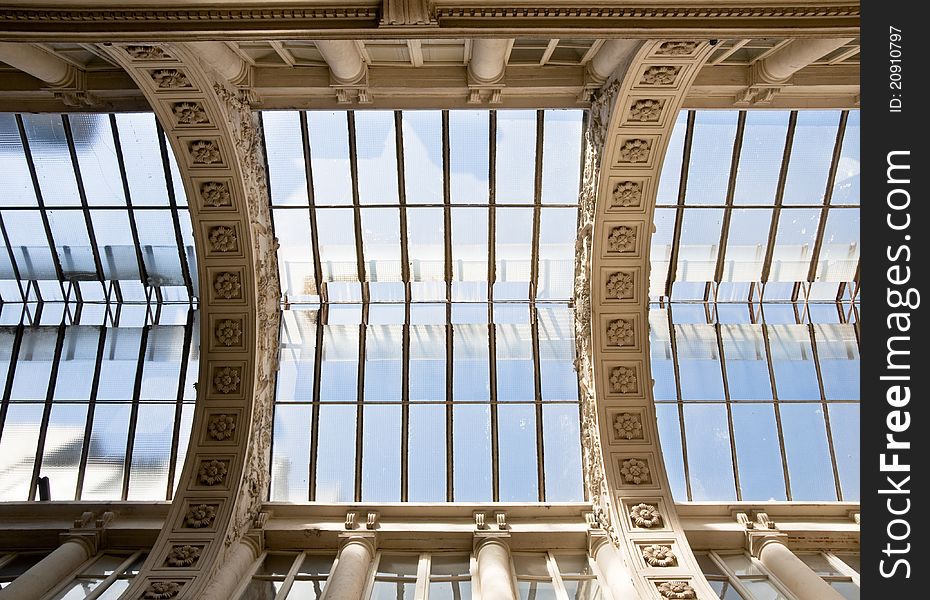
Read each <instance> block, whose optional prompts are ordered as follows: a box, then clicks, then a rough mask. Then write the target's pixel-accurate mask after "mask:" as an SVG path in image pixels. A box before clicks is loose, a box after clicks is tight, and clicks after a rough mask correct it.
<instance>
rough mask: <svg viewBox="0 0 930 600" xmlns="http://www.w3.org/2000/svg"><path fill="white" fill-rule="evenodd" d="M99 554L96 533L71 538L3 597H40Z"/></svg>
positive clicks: (12, 599)
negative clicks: (94, 534)
mask: <svg viewBox="0 0 930 600" xmlns="http://www.w3.org/2000/svg"><path fill="white" fill-rule="evenodd" d="M96 553H97V543H96V538H95V536H93V535H77V536H70V537H67V538H65V540H64V541H63V542H62V544H61V545H60V546H58V548H56V549H55V550H54V551H53V552H52V553H51V554H49V555H48V556H46V557H45V558H43V559H42V560H40V561H39V562H38V563H36V564H35V565H33V567H32V568H31V569H29V570H28V571H26V572H25V573H23V574H22V575H20V576H19V577H17V578H16V579H14V580H13V582H12V583H10V585H8V586H6V587H5V588H3V589H2V590H0V599H4V600H6V599H9V600H38V599H39V598H41V597H42V596H44V595H45V594H46V593H48V591H49V590H51V589H52V588H53V587H55V586H57V585H58V584H59V583H61V582H62V581H63V580H64V579H65V577H67V576H69V575H70V574H71V573H72V572H73V571H74V570H75V569H77V568H78V567H79V566H81V564H83V563H84V561H86V560H87V559H89V558H90V557H91V556H94V555H95V554H96Z"/></svg>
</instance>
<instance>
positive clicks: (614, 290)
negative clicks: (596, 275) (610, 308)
mask: <svg viewBox="0 0 930 600" xmlns="http://www.w3.org/2000/svg"><path fill="white" fill-rule="evenodd" d="M633 286H634V278H633V273H632V271H615V272H613V273H611V274H610V275H608V276H607V283H606V284H605V287H606V292H607V298H609V299H613V300H627V299H630V298H633V293H634V287H633Z"/></svg>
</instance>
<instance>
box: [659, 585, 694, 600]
mask: <svg viewBox="0 0 930 600" xmlns="http://www.w3.org/2000/svg"><path fill="white" fill-rule="evenodd" d="M656 590H657V591H658V592H659V595H660V596H662V597H663V598H668V599H669V600H694V599H695V598H697V592H695V591H694V588H693V587H691V584H689V583H688V582H687V581H663V582H661V583H656Z"/></svg>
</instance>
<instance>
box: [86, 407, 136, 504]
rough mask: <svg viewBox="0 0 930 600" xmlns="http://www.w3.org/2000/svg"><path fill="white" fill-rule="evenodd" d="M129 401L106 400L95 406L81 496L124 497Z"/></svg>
mask: <svg viewBox="0 0 930 600" xmlns="http://www.w3.org/2000/svg"><path fill="white" fill-rule="evenodd" d="M130 409H131V407H130V405H129V404H103V405H98V406H97V407H96V409H95V410H94V423H93V428H92V429H91V436H90V447H89V452H88V456H87V470H86V473H85V475H84V488H83V492H82V493H81V500H120V499H121V497H122V487H123V469H124V464H125V461H126V432H127V431H129V413H130Z"/></svg>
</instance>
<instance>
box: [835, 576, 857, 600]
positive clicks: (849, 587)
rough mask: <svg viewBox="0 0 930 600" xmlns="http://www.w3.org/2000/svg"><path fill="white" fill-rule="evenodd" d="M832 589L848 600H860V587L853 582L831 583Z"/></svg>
mask: <svg viewBox="0 0 930 600" xmlns="http://www.w3.org/2000/svg"><path fill="white" fill-rule="evenodd" d="M830 587H832V588H833V589H835V590H836V591H838V592H839V593H840V595H842V596H843V598H846V600H859V586H857V585H856V584H855V583H853V582H851V581H831V582H830Z"/></svg>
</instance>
